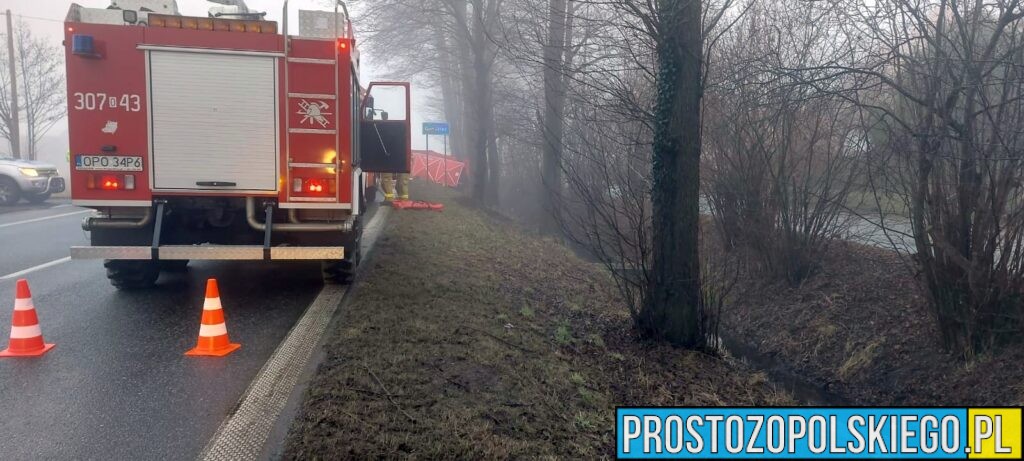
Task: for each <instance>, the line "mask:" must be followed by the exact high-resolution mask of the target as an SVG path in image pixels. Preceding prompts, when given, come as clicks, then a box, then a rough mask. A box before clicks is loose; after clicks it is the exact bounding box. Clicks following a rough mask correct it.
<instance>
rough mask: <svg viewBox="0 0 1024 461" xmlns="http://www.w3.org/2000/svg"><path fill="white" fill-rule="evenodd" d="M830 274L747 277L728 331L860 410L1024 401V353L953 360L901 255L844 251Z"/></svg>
mask: <svg viewBox="0 0 1024 461" xmlns="http://www.w3.org/2000/svg"><path fill="white" fill-rule="evenodd" d="M707 246H708V247H710V248H709V251H712V252H718V255H717V257H719V258H723V257H724V256H723V255H722V254H721V250H720V249H718V248H715V247H716V245H714V244H713V243H712V244H709V245H707ZM821 269H822V270H821V272H820V273H818V274H817V275H814V276H812V277H811V278H810V279H808V280H806V281H804V283H803V284H801V285H800V286H798V287H791V286H788V285H787V284H785V283H779V282H771V281H767V280H766V279H765V277H764V276H763V274H757V273H756V272H754V271H748V272H747V273H745V274H743V276H741V279H740V280H739V283H738V284H737V285H736V287H735V288H734V291H733V293H732V295H733V296H732V303H731V304H730V305H729V306H728V307H727V308H726V309H725V313H724V317H725V318H724V322H723V323H724V328H725V329H726V330H727V332H728V334H729V335H730V336H731V337H732V338H736V339H739V340H742V341H745V342H746V343H748V344H749V345H751V346H753V347H755V348H756V349H758V350H759V351H760V352H761V353H763V354H768V355H770V356H773V357H774V359H775V360H776V361H777V362H779V363H781V364H783V365H785V366H786V367H789V368H791V369H792V370H793V371H795V372H796V373H797V374H799V375H802V376H804V377H806V378H807V379H809V380H810V381H812V382H814V383H816V384H817V385H819V386H821V387H823V388H825V389H827V390H828V391H830V392H832V393H836V394H838V395H840V396H841V397H842V398H844V399H845V400H846V401H848V402H849V403H852V404H865V405H868V404H870V405H1021V404H1022V403H1024V347H1021V345H1017V346H1011V347H1007V348H1004V349H1002V350H1000V351H997V352H995V353H992V354H990V355H987V356H983V357H980V358H978V359H977V360H974V361H971V362H964V361H962V360H960V359H958V358H956V357H955V356H953V355H951V354H947V353H945V352H944V351H943V349H942V346H941V344H940V343H939V336H938V331H937V329H936V328H935V323H934V322H933V321H932V320H931V318H930V317H929V312H928V310H927V304H926V298H925V293H924V291H923V290H922V288H921V283H920V281H919V280H918V279H917V277H916V276H915V274H914V272H913V269H912V268H911V267H910V265H908V264H907V262H906V261H903V260H901V259H900V257H899V256H897V255H896V253H894V252H892V251H889V250H885V249H880V248H874V247H866V246H863V245H859V244H853V243H839V244H836V245H834V246H833V247H832V248H831V250H830V252H829V253H828V255H827V256H826V257H825V258H823V259H822V261H821Z"/></svg>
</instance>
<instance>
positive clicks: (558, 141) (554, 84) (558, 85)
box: [541, 0, 567, 235]
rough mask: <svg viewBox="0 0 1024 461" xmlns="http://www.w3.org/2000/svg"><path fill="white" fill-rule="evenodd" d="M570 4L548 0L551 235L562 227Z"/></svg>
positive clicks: (546, 156) (546, 155) (545, 168)
mask: <svg viewBox="0 0 1024 461" xmlns="http://www.w3.org/2000/svg"><path fill="white" fill-rule="evenodd" d="M566 4H567V2H566V0H550V2H549V3H548V37H547V42H546V43H545V44H544V121H543V129H544V152H543V160H542V164H541V176H542V177H543V179H544V185H545V186H546V187H547V193H546V194H544V195H543V197H544V201H545V203H544V208H545V211H546V212H547V214H546V215H545V216H544V222H543V224H542V226H541V227H542V230H543V231H544V232H545V233H547V234H551V235H553V234H557V233H559V231H560V228H559V222H560V219H559V207H560V206H561V205H560V204H561V201H562V138H563V133H564V118H565V79H564V73H565V69H564V61H563V55H564V52H565V44H566V43H565V35H566Z"/></svg>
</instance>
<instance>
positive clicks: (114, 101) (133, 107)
mask: <svg viewBox="0 0 1024 461" xmlns="http://www.w3.org/2000/svg"><path fill="white" fill-rule="evenodd" d="M73 96H74V99H75V106H74V107H75V110H118V109H121V110H124V111H127V112H138V111H140V110H142V98H140V97H139V95H137V94H122V95H116V94H107V93H75V94H74V95H73Z"/></svg>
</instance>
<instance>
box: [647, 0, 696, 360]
mask: <svg viewBox="0 0 1024 461" xmlns="http://www.w3.org/2000/svg"><path fill="white" fill-rule="evenodd" d="M656 9H657V25H656V27H657V40H656V52H657V56H658V75H657V91H658V96H657V102H656V104H655V111H654V149H653V150H654V152H653V155H652V162H651V163H652V185H651V201H652V205H653V209H652V212H653V216H652V225H653V229H652V231H653V235H652V249H653V251H652V255H653V261H652V265H651V275H650V279H649V287H648V296H647V298H646V299H647V302H646V305H645V306H644V308H643V310H642V311H641V312H640V326H641V328H643V329H644V330H646V331H647V332H648V334H651V335H652V336H655V337H659V338H664V339H666V340H668V341H669V342H672V343H674V344H677V345H680V346H684V347H692V348H702V347H704V346H705V345H706V343H707V339H706V338H705V336H704V334H703V328H702V327H701V323H702V322H703V319H702V316H703V309H702V305H701V302H702V297H701V274H700V260H699V255H698V252H699V250H698V235H699V220H700V211H699V190H700V189H699V184H700V152H701V141H700V135H701V113H700V101H701V93H702V78H701V77H702V64H703V33H702V28H701V2H700V0H659V1H658V2H657V5H656Z"/></svg>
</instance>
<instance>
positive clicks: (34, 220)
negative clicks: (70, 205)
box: [0, 210, 92, 229]
mask: <svg viewBox="0 0 1024 461" xmlns="http://www.w3.org/2000/svg"><path fill="white" fill-rule="evenodd" d="M83 213H92V210H80V211H72V212H71V213H61V214H55V215H53V216H43V217H42V218H34V219H26V220H24V221H15V222H11V223H7V224H0V229H2V228H4V227H11V226H17V225H19V224H28V223H33V222H39V221H46V220H48V219H56V218H63V217H65V216H74V215H76V214H83Z"/></svg>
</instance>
